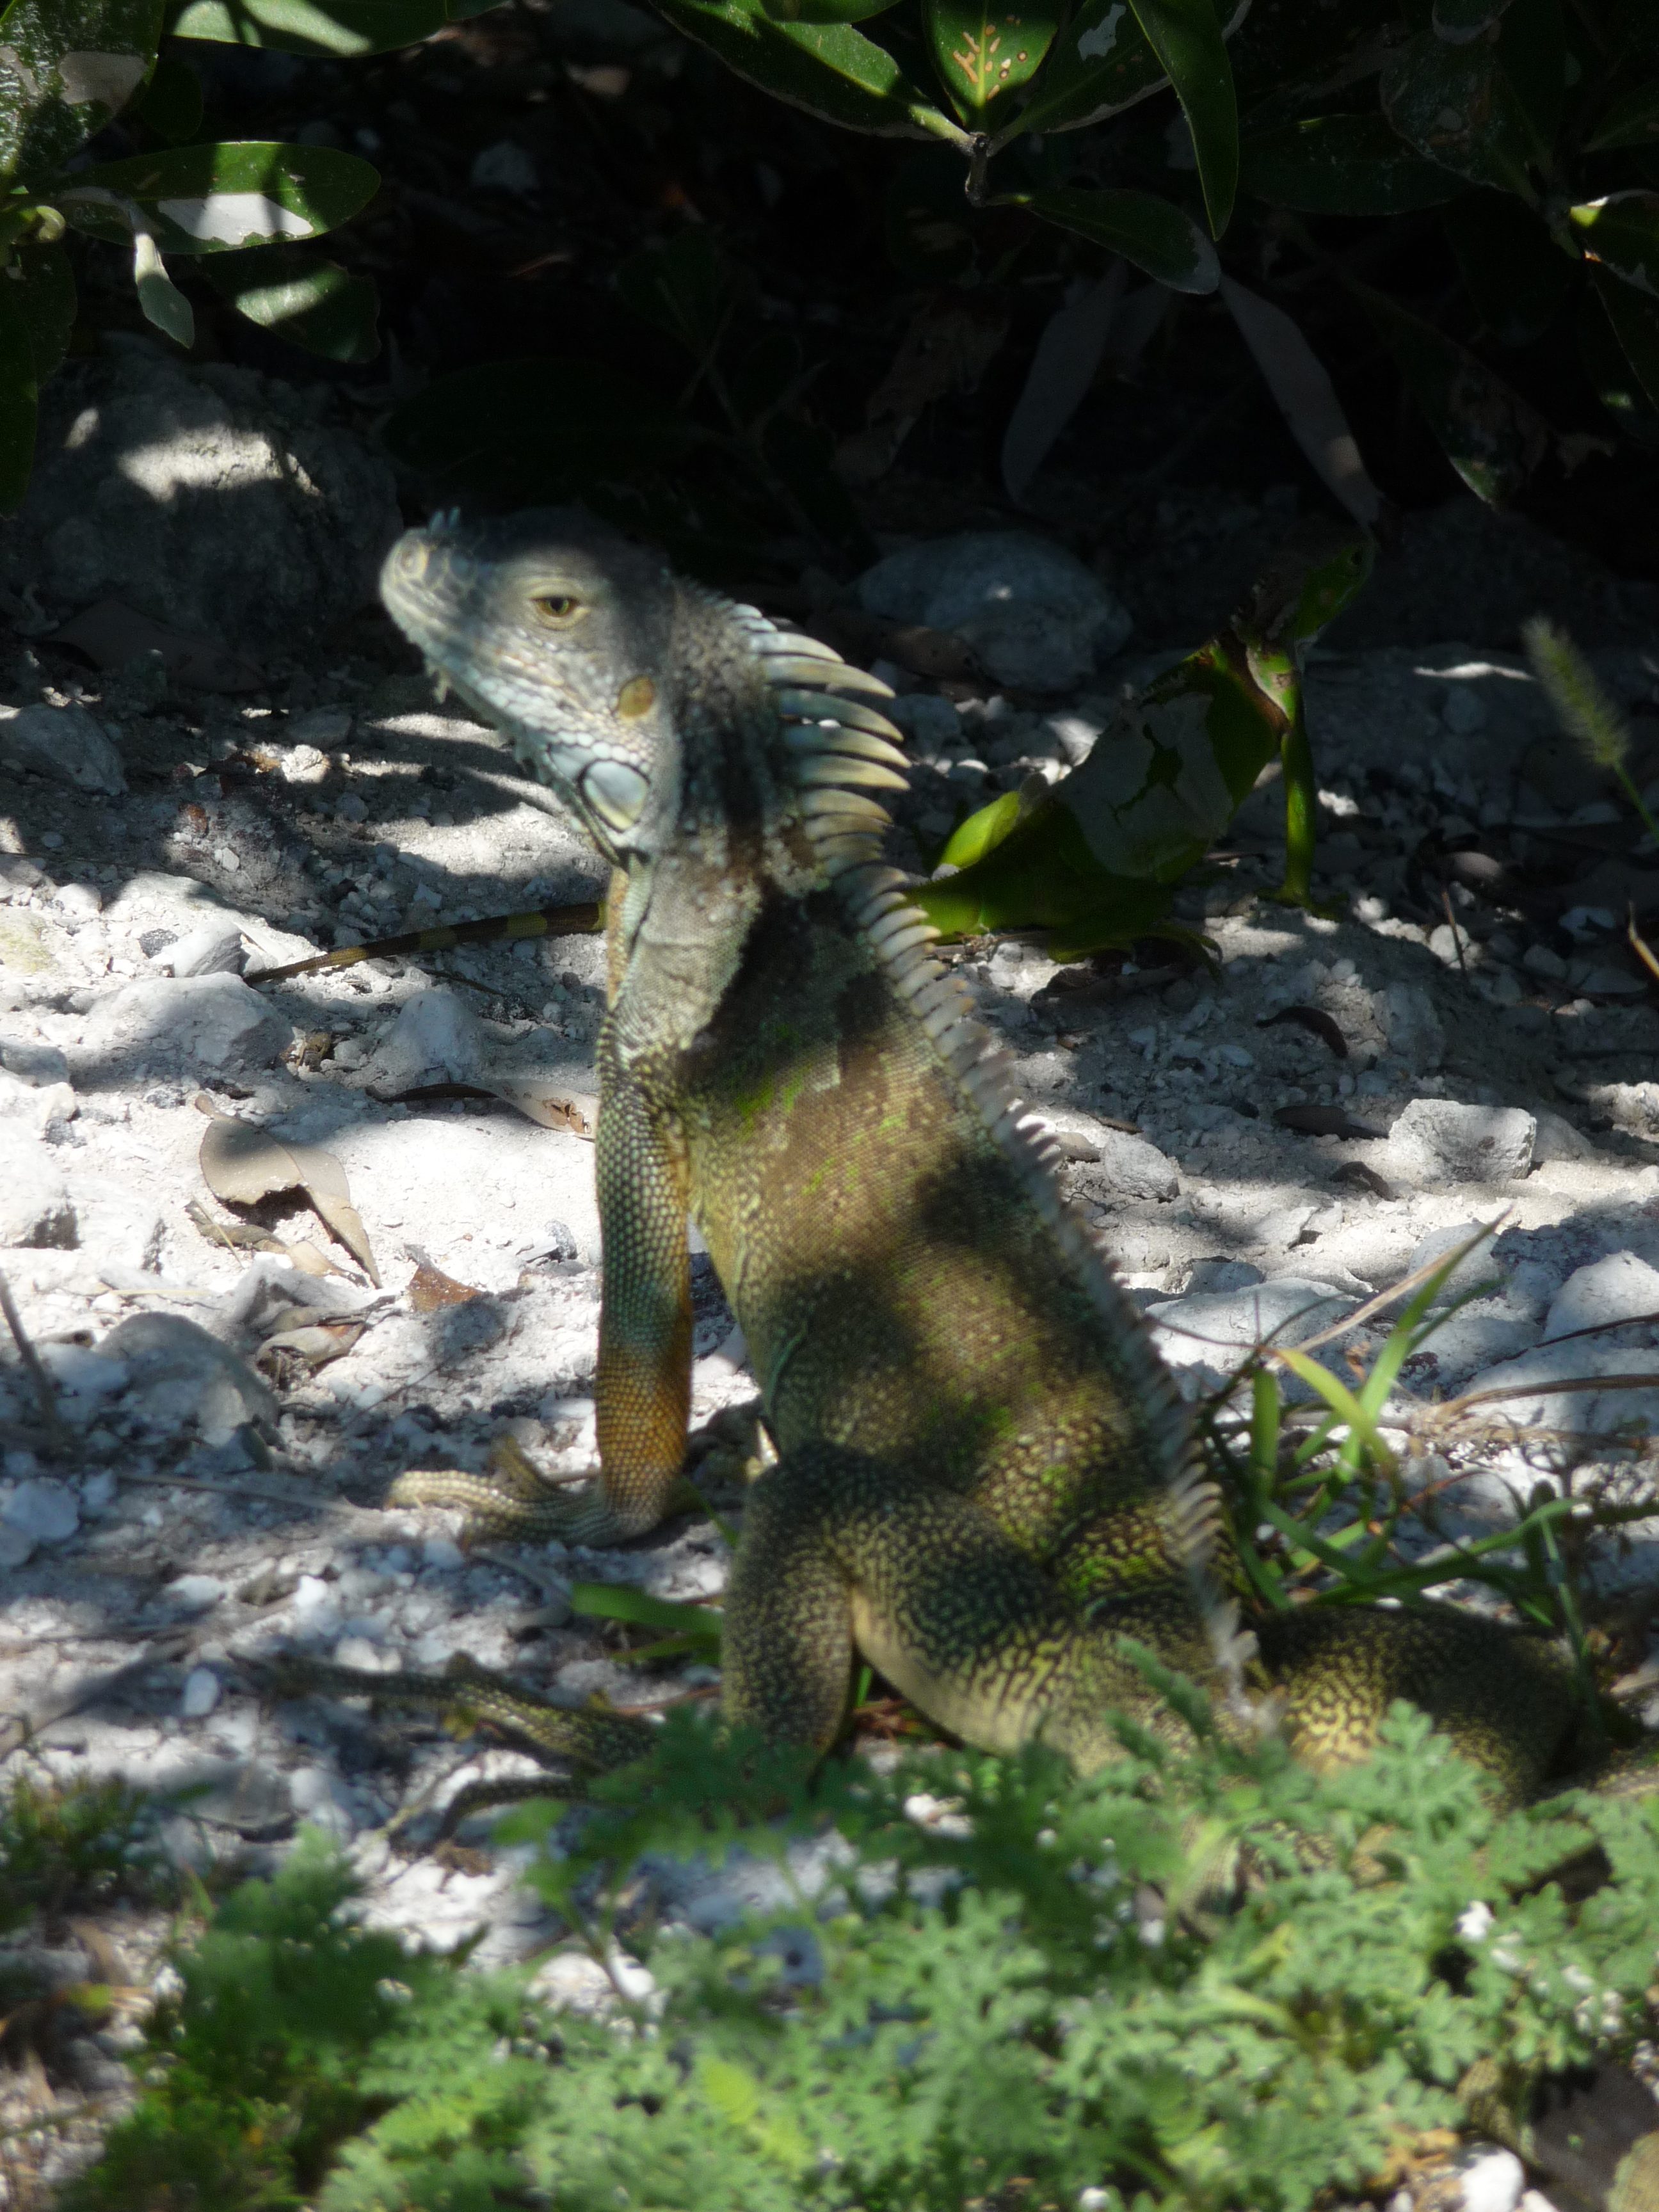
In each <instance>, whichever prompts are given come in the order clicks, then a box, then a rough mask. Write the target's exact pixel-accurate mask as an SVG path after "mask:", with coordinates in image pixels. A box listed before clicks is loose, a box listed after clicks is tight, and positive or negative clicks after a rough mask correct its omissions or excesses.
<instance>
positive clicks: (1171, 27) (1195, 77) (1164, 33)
mask: <svg viewBox="0 0 1659 2212" xmlns="http://www.w3.org/2000/svg"><path fill="white" fill-rule="evenodd" d="M1130 5H1131V6H1132V7H1133V9H1134V12H1135V16H1136V19H1137V20H1138V21H1139V25H1140V27H1141V29H1142V30H1143V31H1144V32H1145V33H1146V40H1147V44H1148V45H1149V46H1151V47H1152V52H1154V53H1155V54H1156V55H1157V56H1158V61H1159V63H1160V64H1161V65H1162V67H1163V70H1164V75H1165V76H1167V77H1168V78H1169V80H1170V83H1171V84H1172V85H1173V86H1174V87H1175V88H1176V99H1177V100H1180V102H1181V106H1182V112H1183V113H1184V114H1185V116H1186V118H1187V121H1188V125H1189V126H1190V128H1191V130H1192V134H1193V151H1194V154H1195V155H1197V157H1198V179H1199V183H1200V185H1202V187H1203V191H1204V210H1205V213H1206V215H1207V216H1209V218H1210V229H1211V232H1212V234H1213V235H1214V236H1215V237H1217V238H1219V237H1220V235H1221V234H1222V232H1223V231H1224V230H1225V228H1227V224H1228V222H1229V221H1230V220H1231V216H1232V211H1233V199H1234V196H1235V195H1236V193H1237V190H1238V102H1237V100H1236V99H1235V97H1234V94H1233V65H1232V64H1231V61H1229V60H1228V58H1227V44H1226V40H1225V38H1224V37H1223V35H1222V30H1221V26H1220V24H1219V23H1218V21H1217V20H1216V13H1215V9H1214V7H1213V6H1212V0H1130ZM1206 289H1207V288H1206Z"/></svg>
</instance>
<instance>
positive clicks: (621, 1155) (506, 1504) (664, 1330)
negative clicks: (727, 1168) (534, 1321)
mask: <svg viewBox="0 0 1659 2212" xmlns="http://www.w3.org/2000/svg"><path fill="white" fill-rule="evenodd" d="M599 1094H600V1096H599V1125H598V1128H597V1131H596V1133H595V1137H594V1147H593V1149H594V1173H595V1180H596V1182H597V1185H598V1194H599V1229H600V1234H601V1236H602V1237H603V1240H604V1247H605V1250H604V1265H603V1273H602V1287H601V1293H600V1307H599V1375H598V1379H597V1383H596V1385H595V1395H596V1398H597V1401H598V1429H599V1472H598V1474H597V1476H596V1477H595V1478H594V1479H592V1480H590V1481H588V1482H586V1483H584V1484H582V1485H581V1486H580V1487H578V1488H567V1489H556V1488H554V1487H553V1486H548V1487H547V1488H545V1489H544V1491H543V1492H541V1493H540V1494H538V1495H535V1496H531V1495H527V1494H526V1492H527V1486H526V1485H525V1484H524V1483H521V1482H520V1483H516V1484H512V1483H508V1482H507V1481H505V1480H491V1479H490V1478H489V1477H485V1476H479V1475H467V1474H454V1473H450V1472H444V1473H441V1474H435V1473H433V1472H430V1471H428V1470H426V1469H421V1468H416V1469H414V1470H411V1472H410V1473H409V1474H404V1475H400V1476H399V1477H398V1480H397V1481H396V1482H395V1483H393V1485H392V1491H391V1493H390V1502H391V1503H392V1504H398V1505H447V1506H451V1507H458V1508H459V1510H461V1511H463V1512H464V1513H465V1514H466V1515H467V1516H468V1518H469V1522H470V1524H471V1525H470V1528H469V1533H470V1534H471V1533H477V1534H489V1535H492V1536H504V1537H507V1538H509V1539H512V1540H516V1541H521V1542H530V1543H545V1542H546V1541H548V1540H549V1539H550V1538H555V1539H557V1540H558V1541H560V1542H562V1543H567V1544H595V1545H603V1544H620V1543H623V1542H625V1541H627V1539H628V1538H629V1537H630V1536H641V1535H643V1534H645V1532H646V1531H647V1529H649V1528H655V1526H656V1525H657V1523H658V1522H659V1521H660V1520H661V1519H662V1517H663V1515H664V1514H665V1512H666V1511H667V1510H668V1506H669V1502H670V1499H671V1495H672V1493H673V1491H674V1487H675V1485H676V1483H677V1482H678V1479H679V1472H680V1466H681V1462H683V1461H684V1456H685V1436H686V1428H687V1425H688V1421H689V1419H690V1408H691V1261H690V1248H689V1246H688V1244H687V1242H686V1219H687V1170H686V1158H685V1150H684V1144H683V1143H682V1141H681V1139H680V1137H679V1133H678V1129H677V1128H676V1127H674V1125H673V1123H672V1121H671V1118H670V1117H669V1116H667V1115H664V1114H661V1113H659V1111H658V1110H657V1109H654V1108H653V1105H652V1103H651V1101H650V1099H649V1098H648V1097H647V1095H646V1092H645V1091H644V1089H643V1088H642V1086H641V1084H640V1082H639V1081H638V1079H636V1078H635V1076H634V1074H633V1073H631V1072H630V1071H629V1070H628V1069H626V1068H624V1067H623V1066H622V1065H621V1063H620V1060H619V1059H618V1056H617V1053H616V1051H615V1048H614V1043H613V1041H612V1040H611V1036H610V1034H609V1030H608V1028H607V1030H606V1031H605V1034H603V1035H602V1036H601V1038H600V1042H599Z"/></svg>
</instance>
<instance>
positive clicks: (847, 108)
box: [652, 0, 965, 143]
mask: <svg viewBox="0 0 1659 2212" xmlns="http://www.w3.org/2000/svg"><path fill="white" fill-rule="evenodd" d="M652 4H653V7H654V8H655V9H656V11H657V13H658V15H660V16H661V17H662V18H663V20H664V21H665V22H667V23H670V24H671V25H672V26H673V27H674V29H675V30H677V31H683V32H684V34H685V36H686V37H687V38H688V39H695V40H696V41H697V43H698V45H699V46H707V47H708V49H709V51H710V52H712V53H714V54H717V55H718V56H719V57H720V60H721V61H723V62H724V63H725V64H726V67H727V68H728V69H730V70H736V72H737V74H738V76H742V77H747V78H748V79H749V81H750V83H751V84H757V85H759V87H760V88H761V89H762V91H763V92H769V93H771V94H774V95H775V97H776V98H777V99H779V100H787V101H788V102H789V103H790V105H791V106H794V107H804V108H805V109H806V110H807V112H808V113H809V114H812V115H821V116H823V118H824V119H825V121H826V122H829V123H839V124H841V125H843V126H844V127H845V128H846V129H848V130H849V131H870V132H872V133H874V134H875V135H876V136H877V137H886V138H928V137H943V138H951V139H955V140H957V142H958V143H965V137H964V134H963V132H962V131H960V130H959V129H958V128H957V125H955V124H954V123H952V122H951V119H950V118H949V117H948V116H946V115H945V114H943V113H941V112H940V111H939V109H938V108H937V107H935V106H933V102H932V101H931V100H927V98H925V97H924V95H923V94H921V93H920V92H919V91H918V90H917V89H916V88H915V85H913V84H912V83H911V82H910V81H909V80H908V77H907V76H905V74H904V72H903V70H902V69H901V68H900V67H899V65H898V64H897V63H896V61H895V60H894V59H893V57H892V56H891V54H890V53H889V52H887V49H886V48H885V47H884V46H878V45H877V44H876V42H875V40H873V39H866V37H865V36H864V33H862V32H861V31H856V30H854V28H853V27H852V26H851V24H849V23H809V22H797V23H784V22H779V21H776V20H775V18H774V17H772V16H770V15H767V14H766V13H765V12H764V11H763V9H761V8H760V7H758V6H745V5H744V4H743V0H652Z"/></svg>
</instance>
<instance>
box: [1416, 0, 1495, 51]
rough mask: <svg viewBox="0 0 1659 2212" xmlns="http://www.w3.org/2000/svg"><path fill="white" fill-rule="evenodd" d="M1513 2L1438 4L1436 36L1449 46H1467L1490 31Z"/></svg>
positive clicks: (1448, 0) (1447, 0)
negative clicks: (1472, 40)
mask: <svg viewBox="0 0 1659 2212" xmlns="http://www.w3.org/2000/svg"><path fill="white" fill-rule="evenodd" d="M1509 4H1510V0H1434V13H1433V16H1432V19H1431V20H1432V21H1433V25H1434V35H1435V36H1436V38H1437V39H1443V40H1445V41H1446V43H1447V45H1448V46H1468V43H1469V41H1470V40H1471V39H1478V38H1480V37H1482V36H1484V34H1485V33H1486V32H1488V31H1490V30H1491V28H1492V25H1493V24H1494V23H1495V22H1497V21H1498V18H1499V17H1500V16H1501V15H1503V13H1504V9H1506V8H1507V7H1508V6H1509Z"/></svg>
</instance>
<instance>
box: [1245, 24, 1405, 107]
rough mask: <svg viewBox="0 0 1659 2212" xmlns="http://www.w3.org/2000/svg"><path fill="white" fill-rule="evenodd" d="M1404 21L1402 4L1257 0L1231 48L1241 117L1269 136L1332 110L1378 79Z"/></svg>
mask: <svg viewBox="0 0 1659 2212" xmlns="http://www.w3.org/2000/svg"><path fill="white" fill-rule="evenodd" d="M1399 21H1400V8H1399V5H1398V0H1342V5H1341V6H1340V7H1335V8H1334V7H1331V6H1328V4H1327V0H1252V4H1251V7H1250V11H1249V14H1248V15H1246V16H1245V18H1244V21H1243V24H1242V25H1241V26H1240V27H1239V29H1238V31H1237V34H1236V35H1235V36H1234V37H1232V38H1231V40H1230V41H1229V49H1228V50H1229V52H1231V55H1232V58H1233V77H1234V81H1235V82H1236V83H1237V88H1238V105H1239V112H1240V113H1241V114H1242V115H1243V116H1244V117H1245V118H1246V120H1247V122H1252V121H1253V122H1254V123H1255V126H1256V127H1258V128H1261V129H1264V130H1265V129H1266V128H1267V127H1268V125H1270V124H1273V123H1275V122H1289V121H1291V120H1292V119H1293V118H1295V117H1297V116H1298V115H1303V114H1306V113H1307V112H1309V111H1310V109H1317V108H1318V107H1321V106H1328V104H1329V95H1330V94H1332V93H1333V92H1336V91H1340V89H1341V88H1342V87H1343V86H1344V85H1348V84H1354V83H1357V82H1359V81H1360V80H1361V79H1363V78H1364V77H1367V76H1375V75H1376V71H1377V70H1378V68H1379V67H1380V65H1381V64H1382V62H1383V58H1384V55H1385V53H1386V52H1387V44H1386V41H1387V40H1388V39H1389V37H1390V36H1392V35H1394V34H1395V33H1396V32H1397V29H1398V25H1399ZM1414 27H1415V26H1414Z"/></svg>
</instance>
